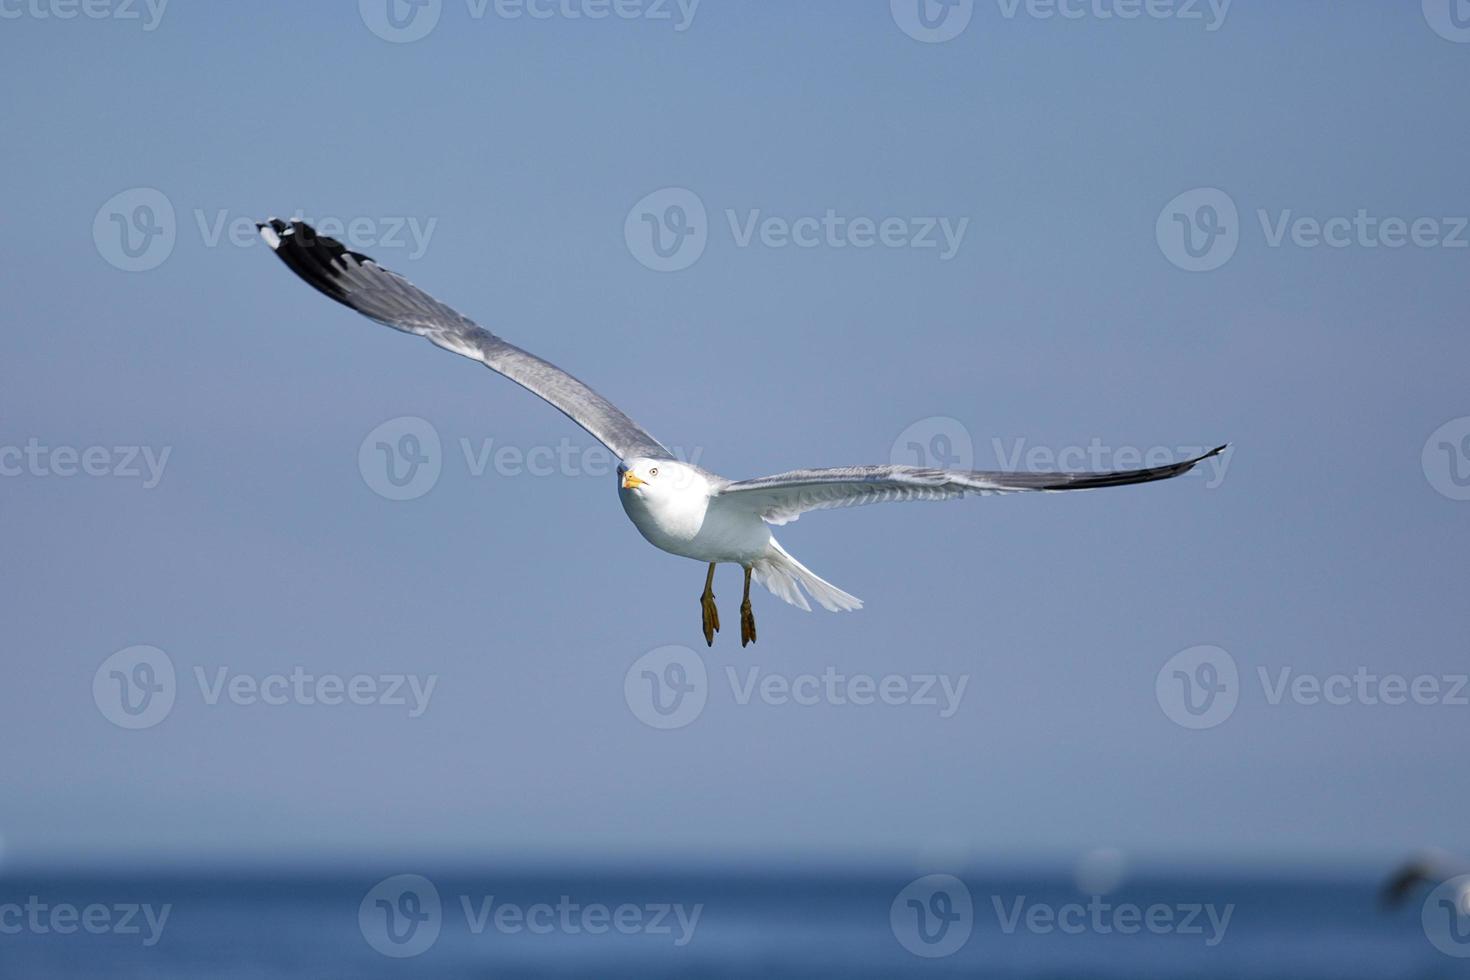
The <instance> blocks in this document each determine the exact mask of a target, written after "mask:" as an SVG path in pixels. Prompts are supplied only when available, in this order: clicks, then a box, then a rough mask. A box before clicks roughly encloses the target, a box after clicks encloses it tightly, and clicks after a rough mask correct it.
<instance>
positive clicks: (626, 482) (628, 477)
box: [623, 470, 645, 490]
mask: <svg viewBox="0 0 1470 980" xmlns="http://www.w3.org/2000/svg"><path fill="white" fill-rule="evenodd" d="M644 482H645V481H643V480H640V479H638V478H637V477H636V476H634V475H633V471H632V470H629V471H628V472H626V473H624V474H623V489H624V490H632V489H633V488H634V487H641V486H643V484H644Z"/></svg>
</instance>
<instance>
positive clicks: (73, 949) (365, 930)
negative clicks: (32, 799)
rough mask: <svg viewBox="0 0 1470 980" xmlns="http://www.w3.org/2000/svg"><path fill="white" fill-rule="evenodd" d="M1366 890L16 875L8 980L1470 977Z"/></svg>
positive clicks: (1344, 884)
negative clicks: (1095, 891) (1103, 890)
mask: <svg viewBox="0 0 1470 980" xmlns="http://www.w3.org/2000/svg"><path fill="white" fill-rule="evenodd" d="M1377 884H1378V883H1377V882H1376V881H1373V880H1369V879H1367V878H1359V879H1344V880H1323V879H1311V880H1306V879H1303V880H1279V881H1267V880H1252V879H1249V878H1243V877H1230V878H1216V879H1199V878H1197V879H1184V878H1178V879H1139V880H1135V881H1132V882H1129V883H1126V884H1125V885H1124V886H1123V887H1121V888H1119V889H1117V890H1115V891H1113V892H1111V893H1109V894H1107V895H1103V896H1089V895H1086V894H1083V893H1081V892H1079V891H1078V889H1077V887H1076V886H1075V884H1073V883H1072V881H1070V880H1069V879H1066V878H1062V877H1056V876H1051V877H1047V876H1035V877H1026V876H1020V875H1016V874H1014V873H1011V874H1007V875H1005V876H988V875H985V874H982V873H976V872H965V873H962V874H961V875H959V876H958V878H952V877H950V876H928V877H925V878H919V879H914V878H911V877H905V876H888V875H877V874H874V875H853V876H839V875H830V876H820V875H802V876H789V875H776V874H759V873H750V874H700V875H684V876H677V875H671V876H649V877H636V876H630V875H627V874H620V875H608V874H592V873H588V874H584V875H579V874H576V873H568V874H562V875H526V874H523V873H522V874H515V875H497V874H493V873H487V874H479V875H474V876H467V875H464V874H460V875H458V876H456V875H452V874H434V873H428V874H425V875H418V874H389V873H384V874H380V875H372V874H365V875H361V876H353V875H342V876H317V877H269V876H266V875H263V874H262V875H251V874H248V873H235V874H233V875H224V874H204V873H200V874H197V875H188V876H175V877H167V878H145V877H128V876H116V877H107V878H83V877H46V876H27V877H13V876H12V877H7V878H3V879H0V976H3V977H5V978H27V980H28V978H56V977H104V976H105V977H140V978H141V977H150V978H181V980H182V978H205V977H311V978H323V977H434V978H437V977H445V978H450V977H453V978H458V977H466V978H468V977H593V976H595V977H640V978H646V977H753V976H754V977H759V976H772V977H776V976H780V977H812V978H818V977H898V976H934V977H947V976H966V977H994V978H1004V980H1040V978H1072V980H1087V978H1099V980H1101V978H1119V980H1124V978H1128V980H1139V978H1154V977H1158V978H1200V980H1206V978H1209V980H1214V978H1221V980H1223V978H1234V977H1259V978H1278V977H1279V978H1282V980H1312V978H1319V977H1320V978H1324V980H1326V978H1332V980H1347V978H1359V977H1361V978H1364V980H1391V978H1431V977H1433V978H1441V977H1444V978H1448V977H1470V959H1461V958H1458V957H1456V956H1452V955H1450V953H1448V952H1445V951H1442V950H1441V949H1439V948H1437V947H1436V946H1435V945H1434V943H1433V942H1431V939H1430V936H1429V931H1428V930H1427V929H1426V926H1425V920H1424V919H1423V918H1422V917H1421V913H1422V912H1423V908H1424V903H1423V901H1422V900H1423V898H1424V896H1418V897H1416V898H1415V899H1414V900H1413V901H1411V902H1410V903H1408V904H1407V905H1406V906H1404V907H1402V908H1399V909H1396V910H1392V911H1385V910H1383V909H1381V908H1380V907H1379V905H1378V895H1377ZM1431 911H1433V910H1431ZM1448 935H1450V936H1452V937H1456V938H1453V939H1451V940H1448V941H1450V942H1455V941H1457V940H1458V937H1460V935H1461V934H1460V933H1458V932H1454V931H1452V932H1450V933H1448ZM1444 941H1446V940H1444V938H1443V937H1441V942H1444ZM1464 942H1465V945H1464V952H1465V953H1467V954H1470V936H1465V937H1464ZM1458 951H1459V950H1455V949H1452V952H1458Z"/></svg>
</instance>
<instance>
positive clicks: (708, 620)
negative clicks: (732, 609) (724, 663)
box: [699, 562, 720, 646]
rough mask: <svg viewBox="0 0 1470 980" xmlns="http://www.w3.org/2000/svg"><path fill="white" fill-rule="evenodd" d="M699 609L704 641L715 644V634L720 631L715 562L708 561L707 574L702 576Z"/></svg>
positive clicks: (710, 644)
mask: <svg viewBox="0 0 1470 980" xmlns="http://www.w3.org/2000/svg"><path fill="white" fill-rule="evenodd" d="M699 609H700V612H702V613H703V614H704V642H705V645H706V646H714V645H715V634H716V633H718V632H719V631H720V610H719V609H718V608H716V606H715V563H714V562H710V563H709V574H708V575H706V576H705V577H704V592H703V593H702V594H701V595H700V597H699Z"/></svg>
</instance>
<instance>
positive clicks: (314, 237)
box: [255, 218, 372, 306]
mask: <svg viewBox="0 0 1470 980" xmlns="http://www.w3.org/2000/svg"><path fill="white" fill-rule="evenodd" d="M255 227H256V229H257V230H258V231H259V232H260V237H261V238H263V239H265V243H266V244H267V245H269V246H270V247H271V251H273V252H275V253H276V257H277V258H279V259H280V260H281V261H282V262H285V263H286V265H287V266H289V267H290V268H291V271H293V272H295V273H296V274H297V275H298V276H300V277H301V278H302V279H304V280H306V281H307V282H308V283H310V284H311V285H312V286H314V287H315V288H316V289H318V290H319V291H321V292H322V293H325V294H326V295H327V296H330V297H331V298H332V299H334V300H336V301H337V302H339V303H344V304H346V305H348V306H351V305H352V304H351V303H347V299H346V297H347V290H346V288H345V286H344V282H343V279H344V277H345V276H346V275H347V274H348V272H349V269H350V268H351V266H353V265H359V266H361V265H366V264H368V263H370V262H372V259H370V258H369V257H368V256H366V255H362V254H360V253H358V252H354V251H352V250H350V249H348V248H346V247H345V246H343V244H342V243H341V242H339V241H337V240H336V239H335V238H328V237H327V236H325V235H318V234H317V232H316V229H315V228H313V227H312V226H311V225H309V224H307V223H306V222H304V221H282V220H281V219H280V218H269V219H267V220H266V221H263V222H260V223H258V224H257V225H256V226H255Z"/></svg>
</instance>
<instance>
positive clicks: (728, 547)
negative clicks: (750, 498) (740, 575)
mask: <svg viewBox="0 0 1470 980" xmlns="http://www.w3.org/2000/svg"><path fill="white" fill-rule="evenodd" d="M618 499H619V500H620V501H621V502H622V505H623V510H624V511H625V512H626V513H627V515H628V519H629V520H631V521H632V522H633V526H634V527H636V528H638V531H639V533H640V534H642V535H643V537H644V538H646V539H647V540H648V542H649V543H650V544H652V545H653V546H654V547H656V548H660V549H662V550H664V551H667V552H669V553H670V554H675V555H682V556H683V557H685V558H693V559H696V560H697V561H706V562H735V563H740V564H748V563H750V562H753V561H756V560H757V559H760V558H762V557H765V555H766V553H767V551H768V550H769V547H770V540H771V531H770V529H769V528H768V527H767V526H766V524H765V522H764V521H762V520H761V519H760V518H759V517H757V516H755V515H753V514H750V513H746V512H741V511H736V510H734V509H733V508H729V507H722V506H720V505H719V500H718V498H715V499H714V500H713V501H712V500H711V498H710V496H709V491H708V486H707V485H704V486H700V487H697V488H695V487H691V488H689V489H687V490H681V491H680V492H678V493H665V494H651V493H636V492H634V491H631V490H620V491H618Z"/></svg>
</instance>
